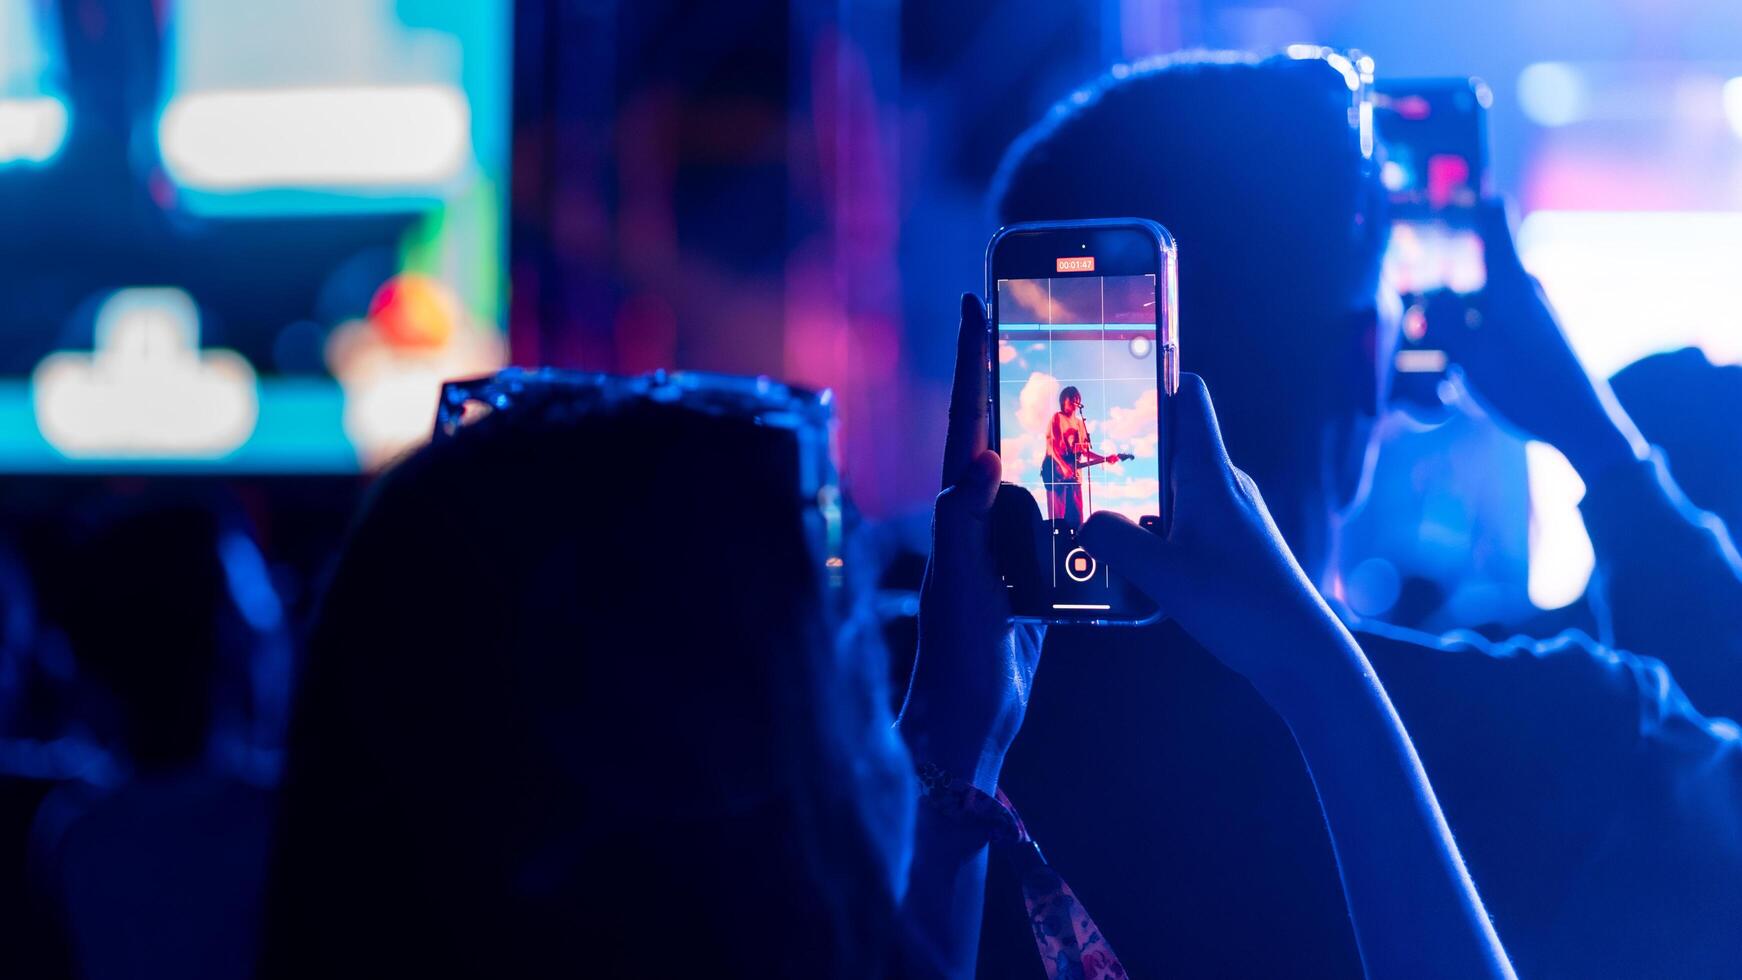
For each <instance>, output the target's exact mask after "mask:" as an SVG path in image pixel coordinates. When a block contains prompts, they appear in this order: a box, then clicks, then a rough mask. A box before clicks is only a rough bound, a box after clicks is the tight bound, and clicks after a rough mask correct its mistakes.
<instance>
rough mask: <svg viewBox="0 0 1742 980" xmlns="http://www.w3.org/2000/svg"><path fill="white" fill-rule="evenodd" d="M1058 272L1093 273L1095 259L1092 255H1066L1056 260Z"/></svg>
mask: <svg viewBox="0 0 1742 980" xmlns="http://www.w3.org/2000/svg"><path fill="white" fill-rule="evenodd" d="M1058 271H1060V272H1094V271H1095V257H1094V256H1093V255H1066V256H1062V257H1061V258H1060V259H1059V260H1058Z"/></svg>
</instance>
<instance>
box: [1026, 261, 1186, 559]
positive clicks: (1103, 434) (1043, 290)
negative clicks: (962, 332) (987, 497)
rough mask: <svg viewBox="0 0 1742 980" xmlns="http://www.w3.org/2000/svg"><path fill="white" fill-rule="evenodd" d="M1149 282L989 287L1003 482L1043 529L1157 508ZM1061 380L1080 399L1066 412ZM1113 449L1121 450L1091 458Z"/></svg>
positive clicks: (1030, 282) (1033, 282)
mask: <svg viewBox="0 0 1742 980" xmlns="http://www.w3.org/2000/svg"><path fill="white" fill-rule="evenodd" d="M1155 288H1156V283H1155V277H1154V276H1107V277H1100V276H1076V277H1069V278H1054V279H1012V280H1001V281H1000V282H999V283H998V296H999V311H998V313H999V316H998V319H999V322H998V376H999V392H998V395H999V398H998V414H999V419H998V423H999V438H1000V448H1001V451H1002V456H1003V460H1004V479H1005V480H1006V481H1008V482H1011V483H1015V484H1017V485H1019V486H1022V487H1023V488H1024V489H1026V490H1028V492H1029V493H1030V494H1032V495H1033V496H1034V498H1035V500H1036V503H1037V504H1038V505H1039V508H1040V511H1041V513H1042V515H1043V516H1044V517H1046V518H1048V519H1049V520H1052V521H1053V522H1054V524H1055V526H1062V527H1063V528H1065V529H1068V530H1073V531H1074V530H1075V529H1076V527H1077V526H1080V523H1081V520H1082V519H1083V518H1084V517H1086V516H1087V515H1088V514H1090V513H1093V512H1095V511H1098V510H1109V511H1113V512H1116V513H1119V514H1123V515H1124V516H1126V517H1128V518H1130V519H1132V520H1134V521H1135V520H1140V519H1142V518H1143V517H1146V516H1151V515H1156V514H1159V512H1160V500H1161V465H1160V460H1161V452H1162V447H1161V438H1160V414H1159V407H1160V402H1159V392H1158V390H1157V384H1156V378H1157V359H1158V357H1159V356H1160V355H1159V352H1158V351H1157V349H1156V331H1155ZM1072 388H1074V389H1075V390H1076V393H1077V395H1078V396H1080V399H1081V405H1080V408H1078V407H1077V406H1076V405H1075V403H1074V402H1073V405H1072V410H1071V411H1069V412H1066V411H1065V410H1063V409H1062V408H1061V405H1060V396H1061V394H1062V393H1064V392H1065V391H1067V390H1068V389H1072ZM1049 447H1050V450H1051V454H1052V455H1053V456H1054V461H1053V462H1051V463H1050V464H1049ZM1123 454H1130V456H1131V457H1132V458H1131V459H1119V460H1117V461H1111V460H1108V461H1102V460H1103V459H1106V458H1109V457H1114V456H1118V455H1123ZM1071 464H1076V465H1074V466H1072V465H1071ZM1071 470H1074V472H1072V471H1071Z"/></svg>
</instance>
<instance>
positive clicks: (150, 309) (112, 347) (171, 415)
mask: <svg viewBox="0 0 1742 980" xmlns="http://www.w3.org/2000/svg"><path fill="white" fill-rule="evenodd" d="M31 390H32V395H33V397H34V401H35V405H36V424H37V428H39V429H40V430H42V435H43V438H44V439H46V440H48V442H49V444H50V445H52V446H54V448H55V449H57V450H59V451H60V452H62V453H64V454H66V455H67V456H70V457H74V458H115V457H141V456H158V457H183V458H210V457H216V456H223V455H225V454H227V453H230V452H233V451H235V450H236V449H237V448H239V447H241V445H242V444H243V443H244V442H247V441H248V437H249V436H250V435H252V434H253V432H254V423H255V421H256V420H257V419H258V417H259V414H260V400H259V394H258V391H257V389H256V385H255V377H254V369H253V368H252V367H250V366H249V365H248V361H247V360H246V359H245V358H244V357H242V355H241V354H238V353H236V352H235V351H232V350H201V349H200V320H199V311H198V309H197V308H196V307H195V306H194V301H193V298H192V297H190V296H188V294H187V293H184V292H182V291H181V290H179V289H123V290H120V291H118V292H116V293H115V294H113V295H112V296H110V297H109V298H108V300H106V301H105V302H104V303H103V306H102V308H101V309H99V310H98V311H97V326H96V345H95V348H94V349H93V350H91V351H90V352H89V353H86V352H83V351H57V352H56V353H53V354H50V355H48V356H47V357H45V358H43V359H42V361H41V363H39V364H38V365H37V366H36V371H35V372H34V373H33V374H32V376H31Z"/></svg>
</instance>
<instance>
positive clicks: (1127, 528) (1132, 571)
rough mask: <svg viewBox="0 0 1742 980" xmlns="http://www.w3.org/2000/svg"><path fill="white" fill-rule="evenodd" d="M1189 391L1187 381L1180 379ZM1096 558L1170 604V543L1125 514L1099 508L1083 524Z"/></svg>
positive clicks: (1083, 538) (1084, 539)
mask: <svg viewBox="0 0 1742 980" xmlns="http://www.w3.org/2000/svg"><path fill="white" fill-rule="evenodd" d="M1180 390H1181V391H1184V390H1185V382H1184V380H1183V379H1182V380H1181V382H1180ZM1078 540H1080V541H1081V542H1082V543H1083V547H1085V548H1087V549H1089V554H1091V555H1094V556H1095V560H1096V561H1099V562H1101V563H1102V564H1104V565H1106V566H1107V567H1108V568H1110V569H1113V570H1114V571H1116V572H1118V573H1119V574H1120V575H1123V576H1125V578H1126V580H1127V581H1129V582H1130V583H1131V584H1132V585H1135V586H1137V588H1138V590H1139V591H1141V592H1142V593H1143V594H1144V595H1147V596H1149V597H1150V598H1151V599H1153V600H1155V602H1156V603H1157V604H1158V605H1161V606H1163V608H1165V607H1166V603H1164V602H1163V601H1162V599H1163V595H1162V592H1163V589H1164V587H1165V585H1166V583H1167V581H1168V578H1169V576H1168V574H1167V564H1168V561H1167V557H1168V556H1167V542H1166V541H1163V540H1162V539H1161V537H1160V536H1158V535H1156V534H1153V533H1151V532H1149V531H1145V530H1144V529H1143V528H1141V527H1138V526H1137V525H1136V524H1133V523H1131V519H1130V518H1128V517H1126V516H1124V515H1123V514H1115V513H1113V512H1111V511H1099V512H1097V513H1095V514H1093V515H1091V516H1090V517H1089V519H1088V521H1087V522H1085V523H1084V524H1083V530H1082V533H1081V536H1080V537H1079V539H1078Z"/></svg>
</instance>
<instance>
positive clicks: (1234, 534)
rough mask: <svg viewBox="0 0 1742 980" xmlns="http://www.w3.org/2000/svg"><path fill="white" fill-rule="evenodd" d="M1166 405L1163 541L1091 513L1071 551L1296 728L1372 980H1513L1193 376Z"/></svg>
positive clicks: (1398, 746)
mask: <svg viewBox="0 0 1742 980" xmlns="http://www.w3.org/2000/svg"><path fill="white" fill-rule="evenodd" d="M1176 397H1177V398H1178V401H1177V402H1176V406H1177V408H1176V411H1177V413H1178V419H1177V423H1178V424H1177V430H1176V431H1177V433H1178V436H1177V439H1176V442H1175V449H1174V452H1175V456H1174V460H1175V465H1174V474H1175V475H1174V481H1175V482H1174V494H1175V501H1176V504H1175V507H1176V510H1175V515H1174V519H1173V523H1172V527H1171V528H1170V529H1169V531H1168V533H1167V535H1166V536H1165V537H1163V536H1161V535H1158V534H1154V533H1151V532H1149V531H1146V530H1143V529H1141V528H1139V527H1137V526H1136V525H1135V524H1132V523H1131V522H1130V521H1127V520H1125V519H1123V518H1121V517H1119V516H1117V515H1112V514H1097V515H1095V516H1094V517H1092V518H1090V520H1089V522H1088V524H1087V525H1086V526H1085V527H1084V531H1083V541H1084V543H1085V545H1086V546H1087V547H1088V548H1089V550H1090V551H1092V552H1093V553H1094V554H1095V555H1096V556H1097V557H1098V558H1100V559H1101V560H1102V561H1104V562H1106V564H1107V565H1108V567H1110V568H1113V569H1115V570H1118V571H1119V572H1121V573H1123V574H1125V575H1126V576H1127V577H1129V578H1130V579H1131V581H1132V582H1133V583H1134V584H1136V585H1137V586H1138V588H1140V589H1142V590H1143V591H1144V592H1146V593H1148V594H1149V595H1150V596H1151V597H1153V598H1154V599H1156V600H1157V602H1159V603H1160V604H1161V606H1162V608H1164V609H1168V610H1171V611H1172V613H1173V617H1174V618H1175V619H1176V620H1177V621H1178V622H1179V623H1180V625H1181V626H1182V627H1184V628H1185V630H1186V631H1187V632H1188V633H1190V634H1191V635H1192V636H1193V637H1194V638H1195V639H1197V640H1198V642H1200V643H1201V644H1203V645H1204V646H1205V647H1206V648H1207V649H1209V650H1210V651H1211V652H1212V653H1214V654H1215V655H1216V656H1217V657H1218V658H1219V659H1221V660H1222V661H1223V663H1225V664H1227V665H1228V666H1229V667H1230V668H1232V669H1234V670H1236V671H1238V672H1240V673H1241V674H1243V675H1244V676H1245V677H1246V678H1247V679H1248V680H1250V681H1251V682H1252V684H1253V686H1254V687H1256V688H1257V690H1258V691H1259V693H1260V694H1261V695H1263V696H1264V698H1265V700H1266V701H1267V702H1268V703H1269V704H1270V706H1271V707H1272V708H1274V709H1275V710H1276V712H1277V713H1278V714H1279V715H1281V716H1282V718H1283V720H1284V721H1285V722H1287V723H1288V725H1289V728H1290V729H1291V730H1292V731H1293V733H1294V736H1295V740H1296V742H1297V744H1298V745H1299V746H1300V750H1301V754H1302V755H1303V756H1304V757H1305V759H1306V764H1307V768H1308V770H1309V772H1310V773H1311V775H1312V779H1313V785H1314V786H1315V787H1316V789H1317V791H1318V795H1319V802H1320V805H1321V806H1322V808H1323V810H1324V815H1325V821H1326V824H1327V825H1328V826H1329V828H1330V835H1331V841H1332V844H1333V845H1334V847H1335V850H1336V855H1337V864H1338V868H1339V870H1340V872H1341V874H1342V880H1343V889H1344V893H1345V897H1346V899H1347V901H1348V905H1349V914H1350V917H1351V919H1352V920H1353V921H1354V925H1355V936H1356V941H1357V943H1358V944H1359V946H1360V950H1361V957H1362V961H1363V963H1364V964H1365V966H1366V970H1367V975H1368V976H1369V977H1372V978H1425V977H1447V978H1452V977H1510V976H1512V968H1511V965H1510V964H1509V962H1508V960H1507V957H1506V953H1505V950H1504V949H1503V948H1502V947H1501V944H1500V940H1499V938H1498V937H1497V936H1496V935H1495V932H1494V929H1493V927H1492V926H1491V925H1490V924H1489V922H1488V918H1487V916H1486V914H1485V913H1484V911H1483V908H1482V901H1481V899H1480V897H1478V895H1477V894H1476V889H1475V886H1474V885H1473V884H1472V883H1471V881H1470V877H1469V875H1468V874H1467V873H1466V871H1465V869H1464V864H1463V860H1462V858H1461V857H1460V856H1459V854H1458V849H1457V845H1456V844H1455V843H1454V842H1453V841H1452V838H1451V834H1450V833H1449V832H1448V830H1447V829H1446V824H1445V820H1444V819H1443V817H1442V816H1441V814H1440V809H1439V805H1438V803H1437V802H1436V801H1435V799H1434V792H1433V787H1432V786H1431V785H1430V784H1429V783H1428V779H1427V775H1426V774H1425V773H1424V772H1423V770H1422V766H1421V763H1420V761H1419V760H1418V759H1417V757H1416V754H1415V749H1414V747H1413V746H1412V745H1411V743H1410V740H1409V735H1408V733H1407V732H1406V731H1405V730H1404V728H1403V724H1402V722H1401V721H1399V720H1398V717H1397V713H1396V712H1395V711H1394V710H1392V706H1391V702H1390V701H1389V700H1388V699H1387V697H1386V694H1385V690H1384V688H1383V687H1382V686H1381V685H1380V683H1379V680H1378V678H1377V677H1376V676H1375V675H1374V672H1373V669H1372V667H1371V666H1370V665H1369V664H1368V663H1367V660H1366V657H1365V656H1364V655H1363V654H1362V652H1361V649H1360V647H1359V646H1357V645H1356V643H1355V641H1354V640H1353V639H1352V638H1351V637H1350V635H1349V633H1348V632H1347V631H1346V630H1345V629H1344V628H1343V626H1342V624H1341V623H1340V622H1339V621H1338V620H1337V618H1336V617H1335V616H1334V615H1333V614H1332V612H1331V610H1330V609H1329V608H1328V607H1327V606H1326V605H1325V603H1324V601H1323V600H1322V599H1321V598H1320V597H1319V595H1318V593H1317V591H1315V590H1314V589H1313V587H1312V585H1311V583H1310V582H1309V581H1308V580H1307V578H1306V576H1305V574H1304V573H1302V571H1301V570H1300V567H1299V566H1298V565H1296V564H1295V561H1294V558H1293V556H1292V555H1291V554H1290V552H1289V550H1288V547H1287V545H1285V544H1284V543H1283V541H1282V538H1281V536H1280V535H1279V534H1278V533H1277V531H1276V528H1275V525H1274V524H1273V523H1272V522H1271V520H1270V515H1269V513H1268V512H1267V511H1266V510H1265V508H1264V504H1263V501H1262V500H1261V499H1260V497H1259V495H1258V491H1257V488H1256V487H1255V486H1253V485H1252V482H1251V480H1249V479H1248V478H1247V477H1246V476H1245V474H1243V473H1241V472H1240V471H1239V470H1237V469H1235V468H1234V467H1233V466H1232V465H1231V464H1230V463H1229V461H1228V457H1227V453H1226V451H1225V450H1224V449H1223V446H1222V440H1221V434H1220V431H1219V429H1218V427H1217V425H1216V419H1215V412H1214V409H1213V408H1212V407H1211V404H1210V399H1209V393H1208V391H1206V390H1205V388H1204V384H1203V382H1202V380H1200V379H1198V378H1196V377H1195V376H1191V375H1187V376H1185V377H1183V378H1182V379H1181V382H1180V390H1179V394H1178V396H1176Z"/></svg>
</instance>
